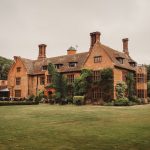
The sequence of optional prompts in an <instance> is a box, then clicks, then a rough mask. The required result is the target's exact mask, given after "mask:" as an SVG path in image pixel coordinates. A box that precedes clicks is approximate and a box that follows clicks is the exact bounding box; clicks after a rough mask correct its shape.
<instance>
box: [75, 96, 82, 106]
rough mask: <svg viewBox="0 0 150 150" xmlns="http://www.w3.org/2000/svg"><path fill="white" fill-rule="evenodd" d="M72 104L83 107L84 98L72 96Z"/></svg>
mask: <svg viewBox="0 0 150 150" xmlns="http://www.w3.org/2000/svg"><path fill="white" fill-rule="evenodd" d="M73 104H75V105H83V104H84V96H74V97H73Z"/></svg>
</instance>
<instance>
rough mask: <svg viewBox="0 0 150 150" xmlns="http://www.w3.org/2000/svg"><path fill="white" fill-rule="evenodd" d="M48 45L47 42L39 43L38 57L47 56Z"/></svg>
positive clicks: (43, 57)
mask: <svg viewBox="0 0 150 150" xmlns="http://www.w3.org/2000/svg"><path fill="white" fill-rule="evenodd" d="M46 46H47V45H45V44H40V45H39V56H38V59H45V58H46Z"/></svg>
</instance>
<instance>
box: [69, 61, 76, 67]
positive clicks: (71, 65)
mask: <svg viewBox="0 0 150 150" xmlns="http://www.w3.org/2000/svg"><path fill="white" fill-rule="evenodd" d="M76 66H77V62H69V67H76Z"/></svg>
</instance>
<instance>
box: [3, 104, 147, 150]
mask: <svg viewBox="0 0 150 150" xmlns="http://www.w3.org/2000/svg"><path fill="white" fill-rule="evenodd" d="M22 149H25V150H113V149H115V150H150V105H139V106H131V107H112V106H81V107H80V106H71V105H67V106H57V105H54V106H51V105H45V104H41V105H37V106H35V105H34V106H1V107H0V150H22Z"/></svg>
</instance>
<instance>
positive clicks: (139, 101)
mask: <svg viewBox="0 0 150 150" xmlns="http://www.w3.org/2000/svg"><path fill="white" fill-rule="evenodd" d="M129 101H131V102H133V103H135V104H138V105H140V104H143V103H144V100H143V99H140V98H138V97H137V96H132V97H130V98H129Z"/></svg>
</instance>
